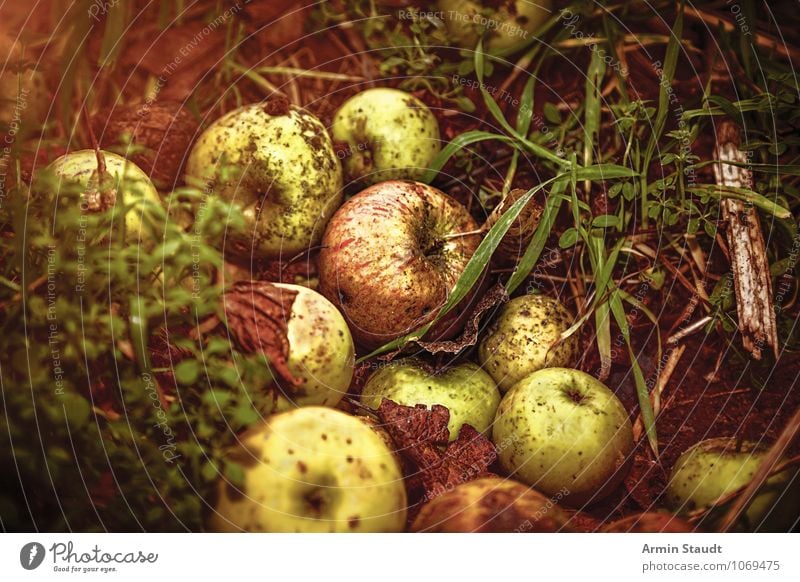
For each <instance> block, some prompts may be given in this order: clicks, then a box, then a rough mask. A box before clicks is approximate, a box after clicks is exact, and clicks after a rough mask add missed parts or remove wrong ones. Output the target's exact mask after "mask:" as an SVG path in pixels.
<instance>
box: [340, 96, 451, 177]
mask: <svg viewBox="0 0 800 582" xmlns="http://www.w3.org/2000/svg"><path fill="white" fill-rule="evenodd" d="M331 134H332V135H333V139H334V141H337V142H344V143H346V144H347V145H348V147H349V151H348V152H347V153H346V155H345V156H344V158H343V161H344V164H343V165H344V171H345V175H346V177H347V179H348V180H350V181H353V182H358V183H359V184H361V185H364V186H367V185H370V184H376V183H378V182H383V181H385V180H397V179H409V180H417V179H419V178H420V177H421V176H422V174H423V173H424V172H425V169H426V168H427V167H428V166H429V165H430V163H431V162H432V161H433V158H434V157H436V154H438V153H439V147H440V144H439V141H440V140H439V124H438V123H437V121H436V117H435V116H434V115H433V113H431V110H430V109H428V107H427V106H426V105H425V104H424V103H423V102H422V101H420V100H419V99H417V98H416V97H414V96H413V95H411V94H410V93H406V92H405V91H401V90H399V89H389V88H386V87H378V88H375V89H367V90H366V91H362V92H361V93H358V94H356V95H354V96H353V97H351V98H350V99H348V100H347V101H345V102H344V104H343V105H342V106H341V107H340V108H339V110H338V111H337V112H336V115H335V116H334V118H333V124H332V125H331Z"/></svg>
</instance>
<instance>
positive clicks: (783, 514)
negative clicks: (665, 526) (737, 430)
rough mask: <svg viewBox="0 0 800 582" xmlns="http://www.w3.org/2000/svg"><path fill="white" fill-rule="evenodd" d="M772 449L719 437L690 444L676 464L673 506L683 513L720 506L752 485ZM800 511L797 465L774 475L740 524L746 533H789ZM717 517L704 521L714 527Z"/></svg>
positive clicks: (669, 496) (668, 497)
mask: <svg viewBox="0 0 800 582" xmlns="http://www.w3.org/2000/svg"><path fill="white" fill-rule="evenodd" d="M767 450H768V447H765V446H761V445H759V444H757V443H754V442H750V441H743V442H739V441H737V439H735V438H713V439H708V440H705V441H701V442H699V443H697V444H696V445H694V446H692V447H690V448H689V449H687V450H686V451H684V453H683V454H682V455H681V456H680V458H679V459H678V460H677V461H676V462H675V465H674V466H673V467H672V472H671V474H670V478H669V483H668V484H667V489H666V501H667V505H668V506H669V507H670V508H671V509H672V510H673V511H675V512H677V513H678V514H679V515H687V514H689V513H692V512H693V511H696V510H702V509H706V508H708V507H710V506H712V505H714V504H715V503H716V502H717V501H719V500H720V499H721V498H723V497H725V496H726V495H727V494H729V493H732V492H734V491H736V490H737V489H739V488H740V487H744V486H745V485H747V484H748V483H749V482H750V480H751V479H752V478H753V475H754V474H755V472H756V471H757V470H758V468H759V466H760V465H761V463H762V461H763V460H764V456H765V454H766V452H767ZM798 515H800V475H798V472H797V469H796V468H793V469H792V468H790V469H786V470H785V471H782V472H780V473H778V474H777V475H773V476H772V477H770V478H769V479H767V482H766V483H765V484H764V486H763V487H762V488H761V489H760V490H759V492H758V494H757V495H756V496H755V498H754V499H753V500H752V502H751V503H750V505H749V506H748V507H747V509H746V511H745V512H744V514H743V516H742V519H741V520H740V522H739V523H738V524H737V529H739V530H746V531H775V532H786V531H789V530H791V529H792V527H793V526H794V522H795V520H796V519H797V516H798ZM717 517H718V516H717V515H709V516H707V518H706V519H704V520H703V521H704V522H706V521H708V522H709V523H707V524H706V526H707V527H708V528H709V529H713V527H714V525H715V522H716V518H717Z"/></svg>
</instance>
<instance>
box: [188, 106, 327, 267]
mask: <svg viewBox="0 0 800 582" xmlns="http://www.w3.org/2000/svg"><path fill="white" fill-rule="evenodd" d="M271 103H272V102H268V103H267V104H255V105H247V106H245V107H241V108H239V109H235V110H234V111H231V112H229V113H228V114H226V115H224V116H223V117H221V118H219V119H217V120H216V121H215V122H214V123H212V124H211V126H209V127H208V129H206V130H205V131H204V132H203V134H202V135H201V136H200V137H199V138H198V139H197V142H196V143H195V145H194V147H193V148H192V151H191V153H190V154H189V159H188V160H187V163H186V173H187V176H189V177H191V178H194V179H198V180H206V181H209V180H210V183H211V184H215V185H216V186H217V188H218V190H217V192H218V193H219V195H221V196H222V197H224V198H225V199H227V200H230V201H233V202H235V203H236V204H238V205H239V206H240V207H241V209H242V212H243V214H244V219H245V234H244V236H243V237H235V238H234V240H233V241H232V246H231V250H232V251H233V252H234V253H236V254H238V255H242V256H243V257H245V258H248V257H250V255H251V254H252V256H253V257H255V258H275V257H279V256H281V255H284V256H289V257H291V256H293V255H295V254H297V253H299V252H302V251H304V250H307V249H308V248H309V247H311V246H313V245H315V244H317V243H318V242H319V239H320V238H321V237H322V233H323V231H324V230H325V225H326V224H327V222H328V219H329V218H330V217H331V215H332V214H333V213H334V211H335V210H336V209H337V208H338V207H339V204H341V201H342V169H341V165H340V164H339V160H338V159H337V158H336V154H335V153H334V151H333V143H332V142H331V139H330V137H329V136H328V132H327V131H326V130H325V127H324V126H323V125H322V124H321V123H320V121H319V120H318V119H317V118H316V117H314V116H313V115H311V114H310V113H308V112H307V111H304V110H303V109H299V108H297V107H294V106H289V105H285V106H283V107H281V106H276V105H274V104H271ZM231 169H232V170H233V171H231Z"/></svg>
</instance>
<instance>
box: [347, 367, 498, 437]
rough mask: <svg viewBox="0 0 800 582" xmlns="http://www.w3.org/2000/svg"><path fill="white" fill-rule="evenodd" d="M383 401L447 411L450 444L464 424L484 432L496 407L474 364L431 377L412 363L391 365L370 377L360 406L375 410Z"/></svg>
mask: <svg viewBox="0 0 800 582" xmlns="http://www.w3.org/2000/svg"><path fill="white" fill-rule="evenodd" d="M384 398H385V399H387V400H392V401H393V402H396V403H398V404H402V405H404V406H415V405H417V404H424V405H425V406H433V405H434V404H440V405H442V406H445V407H446V408H447V409H448V410H449V411H450V420H449V422H448V424H447V427H448V429H449V430H450V440H451V441H454V440H455V439H456V437H458V433H459V432H460V430H461V427H462V426H463V425H464V424H469V425H470V426H472V427H473V428H475V429H477V430H478V431H480V432H486V431H487V430H488V429H489V427H490V426H491V424H492V420H494V414H495V412H496V411H497V405H498V404H500V392H498V390H497V386H496V385H495V383H494V381H493V380H492V378H491V377H490V376H489V375H488V374H487V373H486V372H484V371H483V370H481V369H480V368H479V367H478V366H476V365H475V364H473V363H470V362H466V363H463V364H458V365H456V366H452V367H449V368H446V369H444V370H441V371H437V372H435V373H434V372H433V371H432V370H428V369H426V368H425V366H423V365H422V364H421V362H419V361H416V360H414V359H405V360H400V361H397V362H392V363H390V364H387V365H386V366H384V367H382V368H381V369H380V370H378V371H377V372H375V373H374V374H373V375H372V376H370V378H369V380H367V383H366V384H365V385H364V389H363V391H362V392H361V403H362V404H364V405H365V406H368V407H370V408H372V409H377V408H378V407H380V404H381V401H382V400H383V399H384Z"/></svg>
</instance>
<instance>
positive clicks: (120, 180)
mask: <svg viewBox="0 0 800 582" xmlns="http://www.w3.org/2000/svg"><path fill="white" fill-rule="evenodd" d="M100 155H101V156H102V158H103V161H104V163H105V174H104V176H102V177H100V176H99V175H98V159H97V152H96V151H95V150H79V151H76V152H72V153H69V154H66V155H64V156H61V157H60V158H58V159H57V160H55V161H53V163H52V164H50V166H49V169H50V170H51V171H52V172H53V173H55V174H56V176H58V177H59V178H60V179H61V180H60V185H59V187H60V188H63V187H65V186H67V184H75V185H77V186H78V187H79V188H81V190H82V194H81V200H82V204H83V205H84V206H85V208H86V209H87V210H88V211H89V212H102V211H105V210H108V209H109V208H112V207H113V209H114V211H113V213H114V214H116V213H117V212H123V211H124V212H125V238H126V240H128V241H130V242H133V243H136V242H139V241H141V240H143V239H145V238H147V235H146V234H145V233H144V231H143V230H142V226H143V223H142V220H143V218H144V217H145V215H146V214H147V212H148V208H152V207H154V206H161V198H159V196H158V191H157V190H156V188H155V186H153V183H152V182H151V181H150V178H149V177H148V176H147V174H145V173H144V171H142V169H141V168H139V166H137V165H136V164H134V163H133V162H131V161H129V160H126V159H125V158H123V157H122V156H118V155H117V154H114V153H111V152H107V151H102V150H101V152H100ZM117 187H119V188H120V189H121V192H122V197H121V200H120V199H119V198H120V196H119V194H120V192H119V191H118V190H117Z"/></svg>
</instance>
